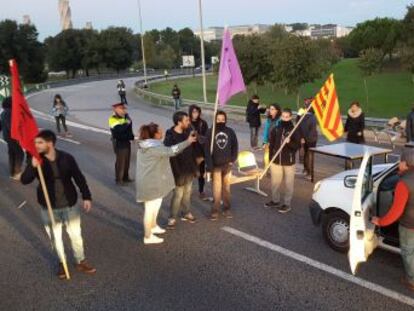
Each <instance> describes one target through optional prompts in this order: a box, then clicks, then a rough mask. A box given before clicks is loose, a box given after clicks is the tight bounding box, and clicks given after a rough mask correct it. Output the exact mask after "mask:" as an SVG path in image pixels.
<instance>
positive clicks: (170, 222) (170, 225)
mask: <svg viewBox="0 0 414 311" xmlns="http://www.w3.org/2000/svg"><path fill="white" fill-rule="evenodd" d="M176 224H177V221H176V220H175V219H174V218H170V219H168V224H167V229H168V230H173V229H175V225H176Z"/></svg>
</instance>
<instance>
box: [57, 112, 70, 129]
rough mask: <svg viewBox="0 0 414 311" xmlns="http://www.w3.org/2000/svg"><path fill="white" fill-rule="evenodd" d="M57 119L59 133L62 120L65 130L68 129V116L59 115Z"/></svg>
mask: <svg viewBox="0 0 414 311" xmlns="http://www.w3.org/2000/svg"><path fill="white" fill-rule="evenodd" d="M55 120H56V128H57V131H58V133H60V122H62V126H63V130H64V131H65V132H67V131H68V128H67V127H66V117H65V116H64V115H59V116H57V117H55Z"/></svg>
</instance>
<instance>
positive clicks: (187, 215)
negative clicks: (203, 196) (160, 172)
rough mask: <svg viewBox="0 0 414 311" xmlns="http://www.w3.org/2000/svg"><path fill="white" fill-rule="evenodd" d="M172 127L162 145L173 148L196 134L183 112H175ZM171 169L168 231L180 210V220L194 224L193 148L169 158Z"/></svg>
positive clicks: (194, 172) (196, 169) (174, 223)
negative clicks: (171, 188)
mask: <svg viewBox="0 0 414 311" xmlns="http://www.w3.org/2000/svg"><path fill="white" fill-rule="evenodd" d="M173 121H174V126H173V127H172V128H170V129H169V130H167V132H166V133H165V139H164V145H165V146H166V147H170V146H174V145H177V144H179V143H182V142H183V141H186V140H188V137H189V136H190V135H193V136H195V135H196V132H195V131H191V127H190V118H189V117H188V114H187V113H185V112H183V111H177V112H176V113H174V116H173ZM170 163H171V168H172V171H173V174H174V179H175V188H174V192H173V196H172V198H171V204H170V218H169V219H168V226H167V228H168V229H174V228H175V225H176V223H177V221H176V218H177V216H178V213H179V211H180V209H182V215H181V220H182V221H187V222H189V223H195V221H196V219H195V217H194V216H193V214H192V213H191V211H190V208H191V191H192V186H193V179H194V177H196V176H197V171H198V168H197V164H196V162H195V157H194V148H187V149H185V150H184V151H183V152H182V153H181V154H179V155H177V156H175V157H172V158H170Z"/></svg>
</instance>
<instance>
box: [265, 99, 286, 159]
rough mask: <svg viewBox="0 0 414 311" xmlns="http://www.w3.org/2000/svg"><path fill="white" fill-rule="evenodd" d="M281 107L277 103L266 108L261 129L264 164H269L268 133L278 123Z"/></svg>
mask: <svg viewBox="0 0 414 311" xmlns="http://www.w3.org/2000/svg"><path fill="white" fill-rule="evenodd" d="M281 114H282V108H280V106H279V105H278V104H271V105H270V106H269V109H268V113H267V119H266V122H265V127H264V130H263V146H264V164H265V167H266V166H267V165H268V164H269V161H270V159H269V135H270V132H271V131H272V129H273V128H274V127H275V126H277V125H279V123H280V115H281Z"/></svg>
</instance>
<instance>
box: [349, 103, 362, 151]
mask: <svg viewBox="0 0 414 311" xmlns="http://www.w3.org/2000/svg"><path fill="white" fill-rule="evenodd" d="M364 129H365V115H364V113H363V112H362V109H361V105H360V104H359V102H357V101H354V102H353V103H352V104H351V106H350V108H349V110H348V118H347V119H346V123H345V132H346V133H348V135H347V141H348V142H350V143H354V144H363V143H364V142H365V138H364Z"/></svg>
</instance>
